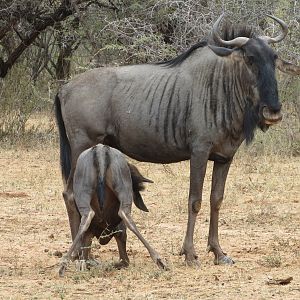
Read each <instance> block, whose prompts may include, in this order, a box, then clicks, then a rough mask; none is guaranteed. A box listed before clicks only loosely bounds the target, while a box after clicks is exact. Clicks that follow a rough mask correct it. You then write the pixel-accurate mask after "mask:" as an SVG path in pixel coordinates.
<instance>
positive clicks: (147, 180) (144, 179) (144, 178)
mask: <svg viewBox="0 0 300 300" xmlns="http://www.w3.org/2000/svg"><path fill="white" fill-rule="evenodd" d="M142 181H143V182H149V183H154V181H152V180H151V179H148V178H146V177H144V176H143V177H142Z"/></svg>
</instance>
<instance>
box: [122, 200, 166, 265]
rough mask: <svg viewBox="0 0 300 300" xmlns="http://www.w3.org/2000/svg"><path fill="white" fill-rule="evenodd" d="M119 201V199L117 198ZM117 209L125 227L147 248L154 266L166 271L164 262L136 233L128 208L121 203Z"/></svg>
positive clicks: (139, 234) (138, 233)
mask: <svg viewBox="0 0 300 300" xmlns="http://www.w3.org/2000/svg"><path fill="white" fill-rule="evenodd" d="M119 199H120V198H119ZM120 202H121V205H120V209H119V212H118V214H119V216H120V218H121V219H122V220H123V221H124V223H125V225H126V226H127V227H128V228H129V229H130V230H131V231H132V232H133V233H134V234H135V235H136V236H137V237H138V239H139V240H140V241H141V242H142V243H143V244H144V246H145V247H146V248H147V250H148V252H149V254H150V256H151V258H152V260H153V261H154V262H155V263H156V265H157V266H158V267H159V268H160V269H165V270H167V269H168V266H167V264H166V262H165V261H164V260H163V259H162V258H161V257H160V255H159V254H158V252H157V251H156V250H154V249H153V248H152V247H151V246H150V244H149V243H148V242H147V241H146V240H145V239H144V237H143V236H142V235H141V233H140V232H139V231H138V229H137V227H136V225H135V223H134V221H133V220H132V218H131V214H130V209H129V208H128V206H126V207H122V201H120Z"/></svg>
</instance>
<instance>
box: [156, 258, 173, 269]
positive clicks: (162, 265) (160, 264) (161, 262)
mask: <svg viewBox="0 0 300 300" xmlns="http://www.w3.org/2000/svg"><path fill="white" fill-rule="evenodd" d="M156 265H157V266H158V267H159V268H160V269H161V270H165V271H168V270H170V269H169V267H168V265H167V263H166V262H165V261H164V260H163V259H161V258H157V259H156Z"/></svg>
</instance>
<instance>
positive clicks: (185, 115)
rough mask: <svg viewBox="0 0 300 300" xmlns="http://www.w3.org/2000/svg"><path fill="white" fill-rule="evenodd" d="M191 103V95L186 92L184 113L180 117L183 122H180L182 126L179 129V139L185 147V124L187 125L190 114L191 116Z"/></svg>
mask: <svg viewBox="0 0 300 300" xmlns="http://www.w3.org/2000/svg"><path fill="white" fill-rule="evenodd" d="M191 103H192V100H191V93H190V92H188V94H187V100H186V102H185V107H184V113H183V115H182V117H183V118H184V120H183V122H181V123H182V124H180V125H181V127H180V137H181V140H182V141H183V144H184V145H186V140H187V130H188V129H187V123H188V120H189V118H190V114H191Z"/></svg>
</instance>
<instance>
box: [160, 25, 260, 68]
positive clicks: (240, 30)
mask: <svg viewBox="0 0 300 300" xmlns="http://www.w3.org/2000/svg"><path fill="white" fill-rule="evenodd" d="M219 34H220V37H221V38H222V39H223V40H225V41H229V40H233V39H235V38H236V37H240V36H243V37H248V38H254V37H255V36H256V34H255V29H254V27H252V26H248V25H241V24H238V25H233V24H231V23H228V22H227V23H225V24H224V26H223V28H222V30H221V32H219ZM208 44H210V45H214V46H222V45H220V43H218V42H215V41H214V40H213V38H212V36H211V34H210V35H209V36H208V37H205V38H203V39H202V40H201V41H200V42H198V43H196V44H194V45H193V46H192V47H190V48H189V49H188V50H187V51H185V52H183V53H181V54H180V55H178V56H177V57H175V58H172V59H170V60H167V61H162V62H158V63H157V64H158V65H162V66H165V67H170V68H171V67H176V66H177V65H180V64H181V63H182V62H183V61H185V60H186V59H187V58H188V57H189V56H190V55H191V54H192V53H193V52H194V51H195V50H196V49H198V48H202V47H205V46H207V45H208ZM222 47H224V46H222ZM226 48H231V46H226Z"/></svg>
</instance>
